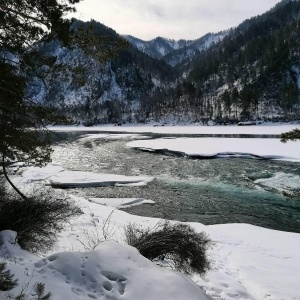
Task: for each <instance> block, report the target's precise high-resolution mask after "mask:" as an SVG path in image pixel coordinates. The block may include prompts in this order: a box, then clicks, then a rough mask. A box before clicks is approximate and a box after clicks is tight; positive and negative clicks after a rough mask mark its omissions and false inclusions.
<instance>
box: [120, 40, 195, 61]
mask: <svg viewBox="0 0 300 300" xmlns="http://www.w3.org/2000/svg"><path fill="white" fill-rule="evenodd" d="M124 37H125V38H126V39H127V40H128V41H129V42H130V43H131V44H132V45H133V46H134V47H135V48H136V49H138V50H140V51H141V52H143V53H146V54H148V55H149V56H151V57H153V58H157V59H160V58H162V57H164V56H165V55H167V54H169V53H172V52H173V51H174V50H178V49H181V48H184V47H187V46H189V45H191V44H192V43H193V41H189V40H179V41H175V40H171V39H166V38H163V37H157V38H155V39H153V40H150V41H143V40H141V39H138V38H136V37H133V36H131V35H126V36H124Z"/></svg>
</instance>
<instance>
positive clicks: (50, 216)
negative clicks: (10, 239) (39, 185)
mask: <svg viewBox="0 0 300 300" xmlns="http://www.w3.org/2000/svg"><path fill="white" fill-rule="evenodd" d="M1 198H2V199H1V200H0V231H2V230H7V229H9V230H13V231H16V232H17V233H18V243H19V245H20V246H21V247H22V248H23V249H25V250H28V251H31V252H36V251H44V250H46V249H49V248H50V247H51V246H52V245H53V243H54V241H55V237H56V233H57V232H59V231H61V230H62V229H63V223H64V222H66V221H68V219H69V218H70V217H72V216H74V215H77V214H79V213H80V210H79V209H78V208H77V207H76V206H74V204H73V203H72V202H70V201H68V200H66V199H52V197H51V195H50V194H49V193H41V194H39V195H35V196H33V197H30V198H28V200H27V201H25V200H23V199H19V198H18V197H17V196H11V195H10V196H7V195H6V194H3V193H2V194H1Z"/></svg>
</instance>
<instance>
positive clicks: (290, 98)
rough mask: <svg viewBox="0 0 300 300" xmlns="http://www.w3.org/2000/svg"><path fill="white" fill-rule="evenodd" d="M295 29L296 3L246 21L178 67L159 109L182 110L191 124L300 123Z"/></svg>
mask: <svg viewBox="0 0 300 300" xmlns="http://www.w3.org/2000/svg"><path fill="white" fill-rule="evenodd" d="M299 28H300V1H298V0H297V1H295V0H294V1H282V2H280V3H279V4H278V5H277V6H275V7H274V8H273V9H271V10H270V11H269V12H267V13H265V14H263V15H261V16H257V17H254V18H251V19H249V20H246V21H244V22H243V23H242V24H240V25H239V26H238V27H236V28H234V29H231V30H230V32H229V33H228V34H227V35H226V36H225V37H224V38H223V39H222V40H220V41H219V42H217V43H215V44H214V45H212V46H211V47H210V48H208V49H207V50H206V51H202V52H200V53H199V54H196V55H195V56H193V57H192V58H191V59H190V60H189V61H188V62H185V63H182V64H181V65H179V66H178V68H179V69H180V70H179V74H182V76H183V77H182V78H181V80H179V81H178V82H177V86H176V87H175V88H172V89H170V90H169V91H168V94H171V93H173V96H172V99H167V100H166V104H165V105H164V104H161V107H164V111H167V112H168V114H172V113H173V112H172V110H173V107H179V106H180V107H181V110H182V111H183V112H186V113H185V115H186V116H187V118H189V119H190V120H192V121H199V120H201V119H202V120H207V119H214V120H215V121H219V122H228V121H231V122H233V121H234V122H236V121H238V120H253V119H262V118H265V119H268V118H272V119H274V118H277V119H281V120H294V119H299V117H300V115H299V114H300V30H299ZM174 95H175V96H174Z"/></svg>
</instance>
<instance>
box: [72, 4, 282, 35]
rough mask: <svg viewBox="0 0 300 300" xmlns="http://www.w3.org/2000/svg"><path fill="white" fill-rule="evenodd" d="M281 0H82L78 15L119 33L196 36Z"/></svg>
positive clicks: (251, 15)
mask: <svg viewBox="0 0 300 300" xmlns="http://www.w3.org/2000/svg"><path fill="white" fill-rule="evenodd" d="M278 2H280V1H279V0H82V2H81V3H79V4H78V5H77V13H76V15H75V17H76V18H78V19H81V20H84V21H87V20H90V19H95V20H96V21H99V22H101V23H103V24H105V25H106V26H108V27H111V28H113V29H114V30H116V31H117V32H118V33H119V34H130V35H133V36H135V37H137V38H140V39H143V40H150V39H153V38H155V37H157V36H162V37H166V38H171V39H196V38H199V37H201V36H203V35H204V34H206V33H208V32H218V31H221V30H224V29H228V28H230V27H233V26H237V25H238V24H240V23H241V22H242V21H244V20H245V19H247V18H250V17H253V16H256V15H258V14H262V13H264V12H266V11H267V10H269V9H270V8H272V7H273V6H274V5H275V4H276V3H278Z"/></svg>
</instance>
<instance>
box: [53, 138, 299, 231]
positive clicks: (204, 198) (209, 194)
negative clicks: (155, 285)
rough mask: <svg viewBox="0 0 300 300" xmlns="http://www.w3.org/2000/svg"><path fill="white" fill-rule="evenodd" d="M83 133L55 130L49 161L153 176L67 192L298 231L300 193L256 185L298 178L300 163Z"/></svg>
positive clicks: (160, 211) (142, 211)
mask: <svg viewBox="0 0 300 300" xmlns="http://www.w3.org/2000/svg"><path fill="white" fill-rule="evenodd" d="M93 133H95V132H93ZM83 134H87V133H86V132H85V133H68V134H67V133H63V134H62V133H61V134H60V133H57V134H56V137H55V139H56V142H55V143H54V150H55V151H54V153H53V160H55V161H59V162H61V163H62V164H63V166H64V167H65V168H66V169H69V170H80V171H92V172H101V173H110V174H120V175H133V176H135V175H148V176H153V177H155V180H154V181H152V182H151V183H149V184H148V185H147V186H142V187H98V188H86V189H72V190H71V191H70V193H71V194H75V195H80V196H84V197H103V198H127V197H128V198H145V199H151V200H154V201H155V202H156V204H155V205H142V206H136V207H132V208H128V209H126V211H128V212H129V213H132V214H137V215H142V216H150V217H162V218H166V219H173V220H180V221H189V222H200V223H203V224H219V223H250V224H253V225H258V226H263V227H267V228H272V229H278V230H284V231H291V232H300V199H299V197H298V198H293V199H290V198H286V197H285V196H284V195H283V194H282V193H281V192H280V191H278V190H275V189H272V188H267V189H266V188H265V187H264V188H263V187H262V186H260V185H259V184H257V183H255V180H257V179H261V178H271V177H272V176H274V175H276V174H278V173H282V174H288V175H289V176H291V177H293V176H294V177H295V178H297V176H300V164H299V163H292V162H282V161H271V160H256V159H243V158H228V159H225V158H218V159H210V160H192V159H186V158H184V157H176V156H167V155H162V154H154V153H149V152H142V151H138V150H133V149H129V148H126V143H128V139H118V140H108V139H93V140H82V139H79V138H78V137H79V136H80V135H83ZM168 136H172V135H168ZM155 137H157V136H155ZM150 138H154V136H150ZM299 189H300V182H299Z"/></svg>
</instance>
